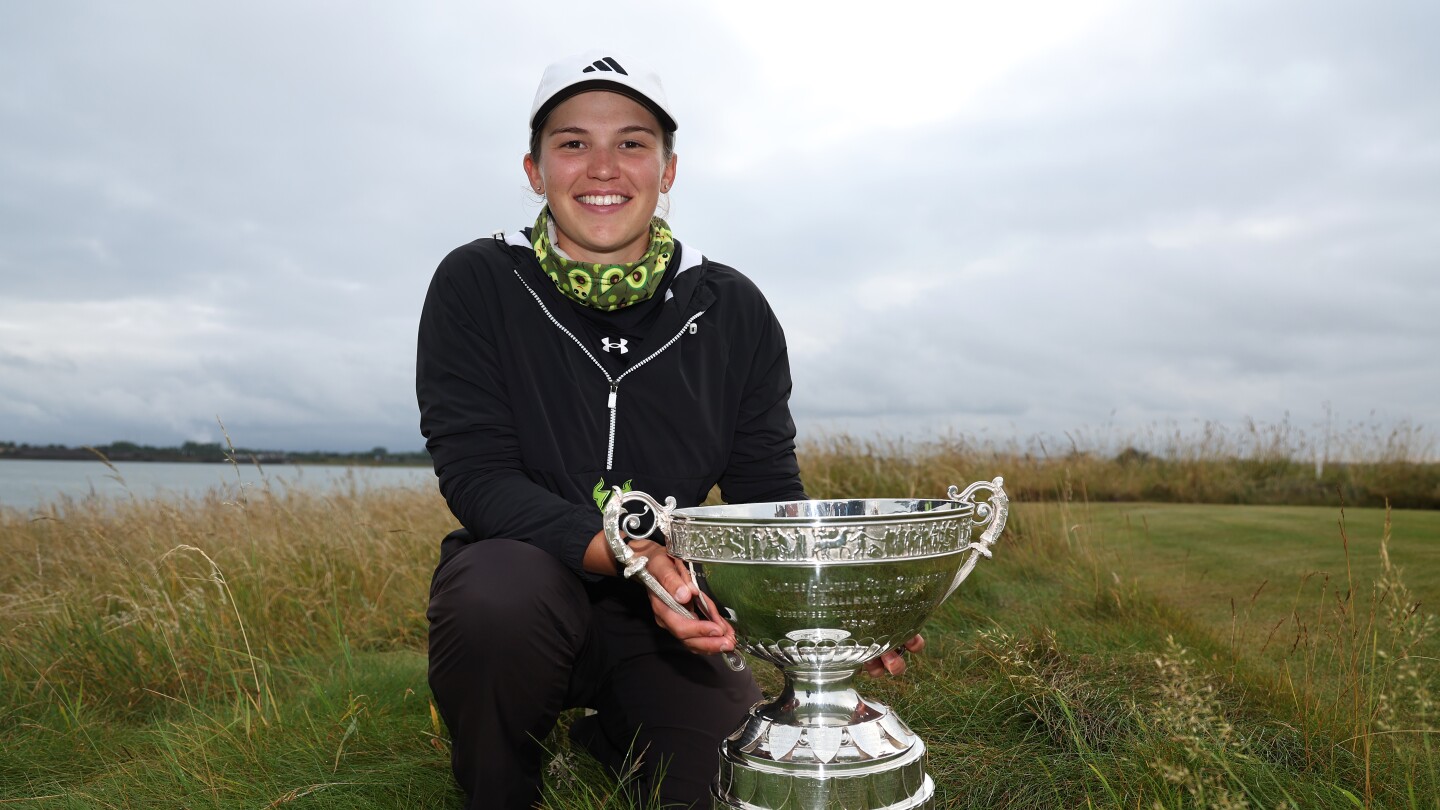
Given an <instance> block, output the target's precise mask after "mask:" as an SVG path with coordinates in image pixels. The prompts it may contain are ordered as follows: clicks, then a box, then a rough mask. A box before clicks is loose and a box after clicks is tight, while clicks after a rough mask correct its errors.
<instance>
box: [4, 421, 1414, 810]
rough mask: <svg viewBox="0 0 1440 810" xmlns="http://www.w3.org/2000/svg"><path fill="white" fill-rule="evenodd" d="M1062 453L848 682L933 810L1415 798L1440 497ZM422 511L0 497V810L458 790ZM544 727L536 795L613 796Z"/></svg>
mask: <svg viewBox="0 0 1440 810" xmlns="http://www.w3.org/2000/svg"><path fill="white" fill-rule="evenodd" d="M847 454H848V455H847ZM1089 457H1093V458H1094V459H1097V460H1095V461H1094V464H1095V465H1096V466H1095V467H1094V470H1093V474H1092V473H1087V472H1086V471H1087V470H1089V469H1090V468H1087V467H1083V466H1080V465H1079V464H1078V463H1077V462H1076V458H1078V457H1076V458H1070V459H1069V461H1060V462H1056V463H1061V464H1062V466H1061V467H1058V468H1054V469H1051V468H1046V467H1043V465H1039V463H1038V462H1037V465H1038V466H1037V467H1036V468H1035V469H1044V470H1048V472H1046V473H1045V474H1046V475H1047V476H1049V477H1048V478H1042V477H1038V474H1036V475H1037V477H1034V478H1032V479H1030V480H1032V481H1033V482H1035V483H1030V484H1024V486H1025V487H1026V488H1027V490H1026V491H1032V490H1033V492H1034V493H1040V494H1043V495H1044V497H1043V498H1042V497H1039V496H1038V495H1034V494H1032V496H1031V497H1027V498H1018V497H1017V498H1016V501H1017V503H1016V507H1015V511H1014V513H1013V515H1012V520H1011V525H1010V528H1009V529H1008V530H1007V532H1006V535H1005V536H1004V537H1003V538H1002V540H1001V544H1000V545H999V546H997V548H996V554H995V558H994V559H993V560H990V561H986V562H984V563H982V565H981V566H980V567H979V568H978V569H977V571H976V573H975V574H974V575H973V576H972V577H971V578H970V579H969V580H968V581H967V582H966V584H965V585H964V586H963V587H962V588H961V589H960V590H959V591H958V592H957V593H956V595H955V597H954V598H952V599H951V600H950V602H948V603H947V604H946V605H945V606H944V607H942V609H941V610H940V611H939V613H938V614H937V615H936V616H934V617H933V618H932V620H931V622H930V623H929V625H928V626H927V630H926V635H927V638H928V639H929V641H930V646H929V648H928V649H927V651H926V653H925V654H923V655H919V656H915V657H913V659H912V662H913V663H912V672H911V674H909V675H907V676H906V677H905V678H902V679H893V680H874V681H867V682H865V684H864V685H863V686H862V690H863V691H865V692H866V694H867V695H869V696H872V697H875V698H877V699H879V700H881V701H884V702H887V703H889V704H891V705H892V706H893V707H895V708H896V710H897V711H898V712H899V713H900V714H901V716H902V717H904V718H905V719H906V720H907V722H909V723H910V725H911V726H912V727H914V728H915V730H916V731H917V732H918V733H920V734H921V735H922V737H924V738H925V739H926V741H927V743H928V744H929V746H930V750H931V754H930V756H931V760H930V771H931V773H932V775H933V776H934V777H935V779H936V782H937V783H938V785H939V796H940V803H941V806H945V807H984V806H994V807H1016V808H1021V807H1086V806H1090V807H1138V808H1146V809H1147V810H1148V808H1153V807H1161V808H1182V807H1183V808H1189V807H1206V808H1228V807H1254V808H1260V807H1264V808H1276V807H1282V806H1283V807H1290V808H1309V807H1336V808H1340V807H1377V808H1378V807H1406V808H1411V807H1413V808H1436V807H1440V766H1437V764H1436V760H1435V758H1434V757H1433V755H1432V752H1431V746H1432V745H1433V742H1434V739H1433V738H1434V734H1435V728H1436V726H1435V706H1434V702H1433V701H1434V694H1435V690H1436V686H1437V682H1436V675H1435V671H1436V670H1435V666H1434V658H1435V657H1436V656H1437V655H1440V648H1437V640H1436V636H1435V634H1434V629H1435V624H1434V619H1433V618H1432V616H1431V614H1430V613H1429V612H1428V610H1427V603H1426V601H1425V600H1427V599H1429V598H1430V597H1431V595H1433V594H1434V593H1435V591H1436V588H1437V585H1440V559H1437V555H1440V549H1436V548H1434V547H1433V542H1431V539H1432V538H1434V537H1436V536H1437V534H1440V513H1437V512H1427V511H1417V510H1396V511H1394V512H1387V511H1386V510H1384V509H1375V508H1346V509H1344V510H1343V511H1342V510H1341V509H1340V508H1339V507H1336V506H1329V507H1325V506H1321V507H1303V508H1301V507H1274V506H1257V505H1248V506H1217V505H1195V504H1194V503H1172V504H1153V503H1108V502H1099V501H1097V500H1096V499H1093V498H1088V497H1087V496H1086V493H1090V492H1093V491H1094V489H1095V487H1094V486H1092V484H1091V482H1092V480H1093V481H1100V480H1102V479H1103V478H1104V476H1106V475H1115V476H1120V475H1121V474H1122V473H1120V472H1115V471H1113V470H1110V471H1107V470H1106V469H1105V468H1104V467H1103V465H1102V464H1101V461H1100V460H1098V459H1099V456H1098V455H1097V454H1090V456H1089ZM917 459H918V461H917ZM1001 460H1002V461H1003V460H1005V459H1001ZM1010 460H1011V461H1016V460H1017V459H1010ZM1210 460H1211V461H1217V462H1218V461H1219V460H1220V459H1210ZM803 463H804V469H805V473H806V479H807V485H808V486H809V488H810V491H811V493H812V494H813V495H816V496H820V497H824V496H830V495H840V494H843V495H846V496H849V497H860V496H894V495H908V494H925V495H931V494H935V493H939V492H943V490H944V486H946V485H948V484H951V483H964V482H966V481H969V480H974V479H978V478H989V477H992V476H993V475H994V474H996V473H1004V474H1006V476H1007V482H1009V481H1010V480H1012V473H1011V468H1008V467H1004V466H1002V465H1000V464H997V463H996V460H995V457H994V455H993V454H988V455H987V454H986V453H969V454H968V455H967V454H966V453H964V452H960V449H958V448H957V447H956V446H951V447H950V448H949V449H948V450H945V449H944V448H938V449H937V448H931V449H930V450H917V449H915V448H910V449H905V450H904V451H903V452H901V451H900V450H899V448H894V447H890V448H887V447H884V446H877V445H875V444H866V443H860V442H853V441H849V440H845V441H837V442H831V443H829V444H826V445H821V446H812V447H810V448H808V449H807V452H806V454H805V456H804V460H803ZM1087 463H1089V462H1087ZM1107 463H1109V464H1111V465H1122V464H1126V463H1130V462H1126V461H1123V460H1120V461H1117V460H1115V459H1114V458H1111V459H1110V461H1109V462H1107ZM1064 464H1069V465H1070V466H1069V467H1065V466H1063V465H1064ZM1014 469H1015V470H1017V473H1018V475H1019V478H1020V479H1021V480H1022V482H1023V480H1024V476H1025V475H1026V474H1027V473H1026V470H1027V469H1029V468H1026V467H1023V466H1021V465H1017V466H1016V467H1015V468H1014ZM1031 474H1035V473H1034V471H1033V470H1031ZM1230 478H1232V479H1233V480H1242V479H1243V476H1230ZM1042 480H1044V481H1048V482H1049V483H1048V484H1045V485H1042V484H1041V483H1039V482H1040V481H1042ZM1181 480H1183V479H1181ZM1217 480H1218V479H1217ZM1197 481H1199V482H1200V485H1201V486H1202V488H1203V486H1208V485H1206V484H1204V481H1203V480H1201V479H1200V478H1197ZM1046 487H1048V489H1046ZM1197 491H1199V490H1197ZM1182 493H1183V490H1182ZM1181 500H1185V499H1184V498H1182V499H1181ZM1195 500H1202V499H1200V498H1196V499H1195ZM452 523H453V519H452V518H450V516H449V514H448V512H447V511H446V509H445V507H444V504H443V503H442V502H441V501H440V499H439V498H438V496H436V495H434V494H433V493H430V492H417V491H410V490H403V489H397V490H365V491H361V490H360V489H359V488H358V487H356V488H352V489H351V490H349V491H341V492H337V493H333V494H327V495H324V496H320V495H313V494H307V493H304V492H286V493H275V492H270V491H267V490H261V491H257V492H251V493H248V494H247V495H246V497H244V498H240V499H234V500H224V499H222V498H220V497H210V498H206V499H195V500H191V501H187V502H180V503H162V502H152V501H119V502H106V503H101V502H62V503H58V504H55V505H52V506H50V507H47V508H46V509H45V510H43V511H42V512H39V513H35V514H20V513H17V512H14V511H8V512H7V511H0V750H3V751H4V755H3V756H0V810H8V808H11V807H26V808H41V809H42V810H48V809H49V808H81V807H84V808H93V807H101V808H167V807H187V808H192V807H193V808H202V807H214V808H231V807H247V808H248V807H253V808H292V807H293V808H327V807H336V808H338V807H346V808H364V807H375V808H402V807H403V808H413V807H453V806H458V798H459V797H458V795H457V794H456V792H455V790H454V788H453V787H452V786H451V783H450V777H449V770H448V751H447V743H446V737H445V731H444V729H443V727H442V726H441V725H440V723H439V721H438V719H437V718H436V716H435V714H434V709H433V705H432V704H431V701H430V698H429V693H428V689H427V688H426V686H425V675H424V673H425V661H424V639H425V620H424V615H423V612H424V607H425V594H426V591H427V588H428V582H429V574H430V570H431V568H432V566H433V564H434V555H435V551H436V542H437V541H438V539H439V538H440V537H441V536H442V535H443V534H444V533H445V532H446V531H447V530H448V529H449V528H450V527H451V526H452ZM762 666H763V665H762ZM758 668H759V667H757V669H758ZM762 674H764V675H765V679H766V680H765V682H766V683H768V684H770V685H771V687H772V688H773V684H774V679H773V677H772V676H771V675H770V674H769V673H762ZM549 744H550V745H551V746H552V750H553V751H554V752H555V757H554V760H553V762H552V764H551V767H550V773H549V776H548V778H547V785H548V787H547V790H548V794H547V805H548V806H550V807H555V808H592V809H593V808H618V807H622V806H624V805H623V803H622V801H621V799H620V798H619V797H618V796H617V795H616V792H615V786H614V782H613V780H611V779H609V778H608V777H606V776H605V775H603V774H602V773H600V772H599V770H598V767H597V766H596V765H595V764H594V763H593V761H591V760H589V759H588V758H586V757H584V756H583V755H580V754H577V753H575V752H571V751H569V750H568V747H567V745H566V743H565V740H564V736H563V734H557V735H555V736H553V737H552V738H551V740H550V741H549Z"/></svg>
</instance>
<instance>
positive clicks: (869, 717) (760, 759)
mask: <svg viewBox="0 0 1440 810" xmlns="http://www.w3.org/2000/svg"><path fill="white" fill-rule="evenodd" d="M852 694H853V693H852ZM774 708H775V704H771V705H770V706H764V705H761V706H757V707H756V708H755V709H753V710H752V711H751V714H750V717H749V719H748V721H747V722H746V724H745V725H744V726H743V727H742V728H741V729H740V730H738V731H736V732H735V733H734V734H732V735H731V736H730V737H729V738H728V739H727V740H726V741H725V743H724V744H723V745H722V746H721V748H720V773H719V776H718V777H717V778H716V781H715V786H714V791H713V793H714V796H715V802H716V807H720V808H729V809H730V810H915V809H916V808H932V807H934V802H933V798H934V795H935V783H934V781H933V780H931V778H930V777H929V776H928V775H927V774H926V773H925V761H926V754H925V743H924V742H923V741H922V740H921V739H920V738H919V737H918V736H916V735H915V733H914V732H912V731H910V729H909V728H907V727H906V726H905V724H904V723H903V722H901V721H900V718H899V717H897V716H896V715H895V713H894V712H892V711H890V709H889V708H888V707H886V706H884V705H882V704H878V703H874V702H871V701H868V700H863V699H861V700H860V702H859V705H858V706H857V708H856V710H855V711H854V713H853V714H851V716H850V717H849V718H846V719H845V720H844V721H841V722H843V724H840V723H833V724H830V723H827V724H825V725H809V724H796V723H795V722H794V721H795V719H796V718H794V716H793V715H791V716H787V717H784V718H783V719H777V718H774V717H767V716H766V714H767V713H773V709H774Z"/></svg>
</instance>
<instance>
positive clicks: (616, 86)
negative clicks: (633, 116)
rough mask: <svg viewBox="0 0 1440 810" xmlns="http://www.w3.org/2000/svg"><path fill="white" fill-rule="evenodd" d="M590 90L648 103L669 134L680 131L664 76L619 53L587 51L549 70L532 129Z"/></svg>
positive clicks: (537, 98)
mask: <svg viewBox="0 0 1440 810" xmlns="http://www.w3.org/2000/svg"><path fill="white" fill-rule="evenodd" d="M586 90H611V91H613V92H616V93H624V94H625V95H627V96H629V97H631V98H633V99H635V100H636V101H638V102H640V103H641V104H644V105H645V106H646V107H647V108H649V110H650V111H651V112H653V113H655V117H656V118H657V119H658V120H659V121H660V126H662V127H664V128H665V129H666V130H667V131H670V132H674V131H675V130H676V129H678V128H679V127H678V125H676V123H675V116H673V115H671V114H670V103H669V102H668V101H666V99H665V88H664V87H663V86H662V85H661V84H660V76H659V74H657V73H656V72H655V71H653V70H651V69H650V68H648V67H646V66H645V65H643V64H641V63H640V62H637V61H635V60H632V59H630V58H629V57H627V56H622V55H620V54H617V53H616V52H615V51H609V50H600V51H587V52H585V53H582V54H576V55H575V56H569V57H566V58H564V59H561V60H560V61H558V62H556V63H554V64H552V65H551V66H550V67H547V68H545V75H544V76H542V77H540V89H539V90H537V91H535V103H534V104H532V105H530V128H531V129H534V128H535V127H537V126H539V125H540V122H542V121H544V120H545V116H547V115H549V114H550V111H551V110H553V109H555V107H556V105H558V104H559V103H560V102H562V101H564V100H565V99H567V98H569V97H571V96H573V95H575V94H576V93H580V92H584V91H586Z"/></svg>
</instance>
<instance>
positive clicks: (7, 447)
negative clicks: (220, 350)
mask: <svg viewBox="0 0 1440 810" xmlns="http://www.w3.org/2000/svg"><path fill="white" fill-rule="evenodd" d="M100 458H103V459H105V460H107V461H172V462H194V463H200V464H206V463H208V464H215V463H221V462H227V461H231V460H234V461H237V462H241V463H245V464H255V463H258V464H358V465H397V466H429V465H430V456H429V454H427V453H425V452H423V451H416V452H399V453H394V452H391V451H389V450H387V449H385V448H384V447H373V448H371V449H369V450H362V451H358V452H353V453H336V452H330V451H321V450H314V451H309V452H296V451H293V450H252V449H250V448H246V447H233V448H232V447H229V446H227V445H223V444H220V443H219V442H185V443H184V444H182V445H180V446H179V447H155V446H153V445H149V444H136V443H134V442H123V441H122V442H111V443H110V444H96V445H87V446H84V447H67V446H65V445H62V444H47V445H43V446H42V445H31V444H17V443H15V442H0V459H52V460H69V461H82V460H83V461H94V460H96V459H100Z"/></svg>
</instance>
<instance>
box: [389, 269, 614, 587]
mask: <svg viewBox="0 0 1440 810" xmlns="http://www.w3.org/2000/svg"><path fill="white" fill-rule="evenodd" d="M486 264H487V263H486V262H485V261H484V260H483V259H482V258H481V256H480V255H479V251H477V250H476V249H475V248H473V247H472V248H468V249H467V248H461V249H459V250H456V251H454V252H452V253H451V254H450V255H449V256H447V257H446V258H445V260H444V261H442V262H441V263H440V267H439V269H437V270H436V272H435V277H434V279H433V280H432V281H431V283H430V289H429V291H428V292H427V293H426V296H425V306H424V309H423V310H422V312H421V315H420V331H419V336H418V341H417V349H416V361H415V393H416V398H417V399H418V401H419V405H420V432H421V433H422V434H423V435H424V436H425V440H426V441H425V447H426V449H427V450H429V451H430V457H431V460H432V461H433V462H434V464H435V474H436V475H437V476H439V479H440V492H441V494H443V495H444V496H445V500H446V502H447V503H448V504H449V505H450V511H451V512H453V513H454V514H455V517H456V518H457V519H459V521H460V523H461V524H462V525H463V526H465V528H467V529H469V530H470V532H471V534H473V535H474V537H475V539H476V540H482V541H483V540H485V539H487V538H500V537H503V538H508V539H512V540H521V541H525V542H529V543H531V544H533V545H535V546H536V547H538V548H541V549H543V550H545V551H547V552H549V553H551V554H553V555H555V556H556V557H557V558H559V559H560V561H561V562H563V563H564V564H565V565H566V566H568V567H569V568H570V569H572V570H573V571H575V573H576V574H578V575H579V576H581V577H582V578H584V579H587V580H595V579H599V578H600V577H598V576H596V575H594V574H591V573H589V572H586V571H585V570H584V568H583V560H584V555H585V549H586V547H587V546H588V545H589V542H590V539H591V538H592V537H594V535H595V533H596V532H598V531H600V528H601V516H600V514H599V513H598V512H597V511H596V510H595V508H594V506H593V505H591V506H580V505H577V504H574V503H571V502H569V501H567V500H565V499H564V498H561V497H560V496H559V495H556V494H555V493H553V492H551V491H549V490H548V489H546V488H544V487H542V486H541V485H539V484H537V483H535V482H534V481H532V480H531V479H530V478H529V477H528V476H527V475H526V473H525V467H524V465H523V463H522V455H521V448H520V442H519V439H518V437H517V434H516V431H515V427H514V419H513V416H512V412H511V408H510V404H509V400H508V397H507V395H506V385H505V374H504V368H503V363H502V361H501V354H500V349H499V345H498V344H499V342H500V341H503V325H502V324H498V323H494V322H493V318H490V317H487V315H486V307H485V305H484V302H485V299H486V295H485V292H486V290H487V288H489V287H490V283H491V282H492V281H494V279H493V277H490V276H489V274H494V273H497V272H502V271H501V270H500V268H498V267H487V266H486ZM503 272H507V273H508V272H509V270H508V268H506V269H505V270H504V271H503Z"/></svg>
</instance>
